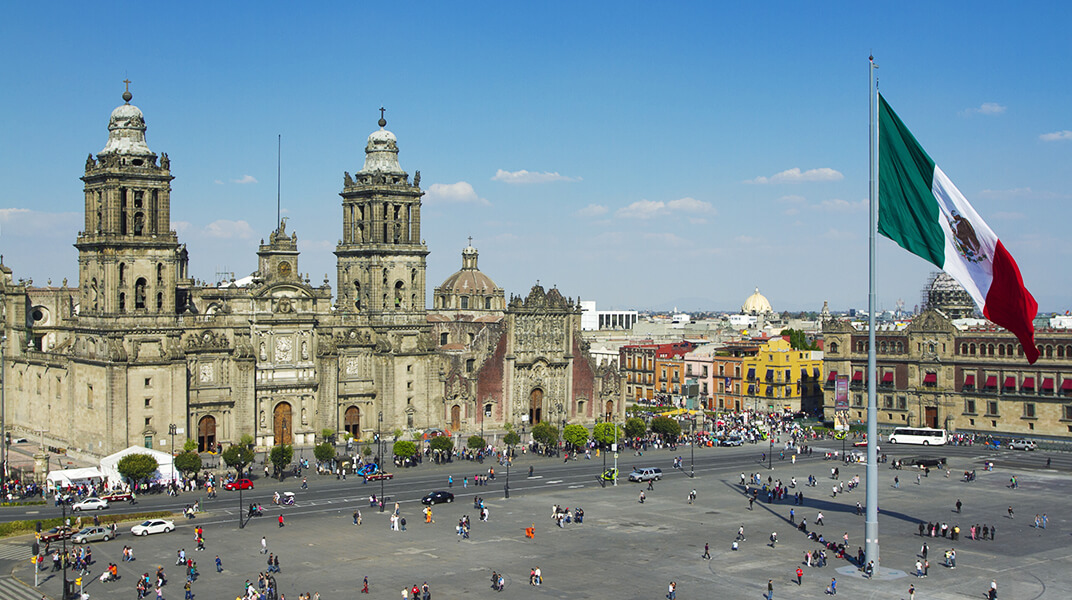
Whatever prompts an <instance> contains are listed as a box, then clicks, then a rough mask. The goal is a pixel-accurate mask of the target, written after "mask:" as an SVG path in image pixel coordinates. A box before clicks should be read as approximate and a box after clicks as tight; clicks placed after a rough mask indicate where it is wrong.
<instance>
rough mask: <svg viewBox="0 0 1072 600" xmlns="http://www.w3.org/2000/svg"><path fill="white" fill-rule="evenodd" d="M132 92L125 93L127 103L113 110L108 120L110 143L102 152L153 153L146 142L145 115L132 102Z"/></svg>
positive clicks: (124, 97)
mask: <svg viewBox="0 0 1072 600" xmlns="http://www.w3.org/2000/svg"><path fill="white" fill-rule="evenodd" d="M131 98H133V96H132V95H131V94H130V92H126V93H124V94H123V99H124V100H126V104H121V105H119V106H118V107H116V109H115V110H113V111H112V116H111V118H110V119H109V120H108V143H107V145H105V146H104V150H101V151H100V154H112V153H115V154H140V155H148V154H152V151H151V150H149V146H148V145H147V144H146V143H145V116H144V115H142V113H141V109H139V108H138V107H137V106H134V105H133V104H131V103H130V99H131Z"/></svg>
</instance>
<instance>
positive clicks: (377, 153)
mask: <svg viewBox="0 0 1072 600" xmlns="http://www.w3.org/2000/svg"><path fill="white" fill-rule="evenodd" d="M379 125H380V128H379V130H377V131H373V132H372V133H370V134H369V136H368V143H367V144H366V145H365V166H364V168H362V169H361V170H360V171H359V173H366V174H371V173H391V174H393V175H405V174H406V172H405V171H403V170H402V166H401V165H400V164H398V138H396V137H395V134H393V133H391V132H390V131H387V130H386V129H384V127H386V126H387V120H386V119H384V118H383V117H382V116H381V117H380V121H379Z"/></svg>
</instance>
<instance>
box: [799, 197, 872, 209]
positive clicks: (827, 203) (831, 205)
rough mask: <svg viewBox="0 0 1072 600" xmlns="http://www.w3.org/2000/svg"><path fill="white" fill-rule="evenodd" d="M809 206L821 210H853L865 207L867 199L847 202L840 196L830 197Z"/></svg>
mask: <svg viewBox="0 0 1072 600" xmlns="http://www.w3.org/2000/svg"><path fill="white" fill-rule="evenodd" d="M810 208H811V209H812V210H819V211H823V212H853V211H857V210H865V209H867V199H864V200H860V201H859V202H849V201H848V200H842V199H841V198H831V199H830V200H823V201H822V202H820V203H818V204H815V205H812V206H811V207H810Z"/></svg>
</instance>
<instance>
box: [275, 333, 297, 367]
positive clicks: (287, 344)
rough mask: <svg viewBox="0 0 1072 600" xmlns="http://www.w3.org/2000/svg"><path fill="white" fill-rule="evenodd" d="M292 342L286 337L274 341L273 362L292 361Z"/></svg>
mask: <svg viewBox="0 0 1072 600" xmlns="http://www.w3.org/2000/svg"><path fill="white" fill-rule="evenodd" d="M293 350H294V342H292V341H291V339H290V338H288V337H281V338H279V339H277V340H276V341H275V362H291V361H292V360H294V354H293Z"/></svg>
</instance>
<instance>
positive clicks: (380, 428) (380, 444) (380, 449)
mask: <svg viewBox="0 0 1072 600" xmlns="http://www.w3.org/2000/svg"><path fill="white" fill-rule="evenodd" d="M382 431H383V411H382V410H381V411H380V420H379V425H378V426H377V429H376V449H377V451H378V452H379V458H378V459H377V466H378V467H379V469H380V471H381V472H382V471H383V438H382V437H381V436H382V435H383V434H382ZM383 505H384V502H383V477H380V512H383Z"/></svg>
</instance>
